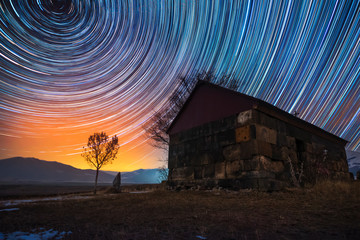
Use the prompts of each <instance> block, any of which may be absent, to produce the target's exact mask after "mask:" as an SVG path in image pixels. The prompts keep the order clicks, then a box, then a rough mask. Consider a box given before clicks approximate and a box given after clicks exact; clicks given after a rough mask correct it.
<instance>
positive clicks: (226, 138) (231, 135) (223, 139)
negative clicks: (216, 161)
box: [217, 129, 236, 147]
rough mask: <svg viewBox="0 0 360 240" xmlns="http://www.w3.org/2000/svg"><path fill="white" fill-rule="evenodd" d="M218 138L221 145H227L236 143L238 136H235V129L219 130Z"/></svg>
mask: <svg viewBox="0 0 360 240" xmlns="http://www.w3.org/2000/svg"><path fill="white" fill-rule="evenodd" d="M217 139H218V143H219V145H220V146H221V147H222V146H227V145H230V144H235V143H236V138H235V131H234V129H230V130H226V131H223V132H219V133H218V134H217Z"/></svg>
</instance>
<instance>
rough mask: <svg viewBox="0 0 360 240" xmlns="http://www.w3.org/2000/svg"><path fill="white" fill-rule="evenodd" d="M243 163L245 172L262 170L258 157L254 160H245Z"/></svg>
mask: <svg viewBox="0 0 360 240" xmlns="http://www.w3.org/2000/svg"><path fill="white" fill-rule="evenodd" d="M243 162H244V164H243V169H244V171H254V170H259V169H260V165H259V157H258V156H255V157H253V158H252V159H247V160H244V161H243Z"/></svg>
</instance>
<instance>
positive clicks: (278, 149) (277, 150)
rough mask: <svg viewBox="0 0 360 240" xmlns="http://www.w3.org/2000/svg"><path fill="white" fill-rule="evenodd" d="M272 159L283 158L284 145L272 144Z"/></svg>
mask: <svg viewBox="0 0 360 240" xmlns="http://www.w3.org/2000/svg"><path fill="white" fill-rule="evenodd" d="M271 151H272V157H271V158H272V159H274V160H283V157H282V146H280V145H274V144H271Z"/></svg>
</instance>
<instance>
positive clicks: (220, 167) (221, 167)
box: [215, 162, 226, 179]
mask: <svg viewBox="0 0 360 240" xmlns="http://www.w3.org/2000/svg"><path fill="white" fill-rule="evenodd" d="M225 170H226V163H225V162H217V163H215V178H216V179H224V178H225V176H226V175H225Z"/></svg>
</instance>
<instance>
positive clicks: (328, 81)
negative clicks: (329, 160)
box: [0, 0, 360, 170]
mask: <svg viewBox="0 0 360 240" xmlns="http://www.w3.org/2000/svg"><path fill="white" fill-rule="evenodd" d="M359 66H360V2H359V1H185V0H176V1H160V0H159V1H155V0H153V1H152V0H150V1H148V0H143V1H122V0H103V1H92V0H3V1H0V86H1V89H0V91H1V99H0V100H1V102H0V111H1V118H0V121H1V122H0V124H1V126H0V141H1V149H0V150H1V152H0V158H6V157H13V156H30V157H38V158H40V159H45V160H54V161H59V162H63V163H66V164H71V165H73V166H76V167H80V168H87V166H86V163H85V162H84V161H83V159H81V156H80V152H81V149H82V146H84V145H85V142H86V140H87V137H88V136H89V135H90V134H92V133H93V132H94V131H106V132H107V133H108V134H110V135H114V134H116V135H117V136H118V137H119V139H120V143H121V145H122V146H121V148H120V154H119V159H120V160H119V161H116V162H115V163H114V165H110V166H109V169H116V170H133V169H136V168H153V167H157V166H158V165H159V162H158V161H157V160H158V158H159V156H160V155H161V154H160V153H159V151H157V150H154V149H152V148H151V146H150V145H149V144H147V139H146V138H145V136H144V132H143V128H142V126H143V125H144V124H145V123H147V122H148V120H149V118H150V117H151V115H152V114H153V113H154V111H156V110H157V109H159V108H161V106H162V105H163V104H164V103H165V102H166V100H167V98H168V97H169V96H170V95H171V93H172V92H173V90H174V88H175V87H176V86H177V84H178V82H179V77H180V76H191V75H194V74H196V73H197V72H206V71H212V72H213V73H214V74H215V75H224V74H225V75H230V76H231V78H234V79H237V83H238V91H239V92H242V93H245V94H248V95H251V96H254V97H257V98H260V99H262V100H264V101H267V102H269V103H271V104H273V105H275V106H277V107H279V108H280V109H283V110H285V111H287V112H290V113H293V112H295V111H297V112H299V115H298V117H300V118H301V119H303V120H306V121H308V122H310V123H312V124H314V125H316V126H318V127H320V128H322V129H324V130H326V131H329V132H331V133H333V134H335V135H338V136H340V137H342V138H344V139H346V140H348V141H349V143H348V145H347V149H349V150H354V151H359V150H360V67H359ZM105 170H106V169H105Z"/></svg>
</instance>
